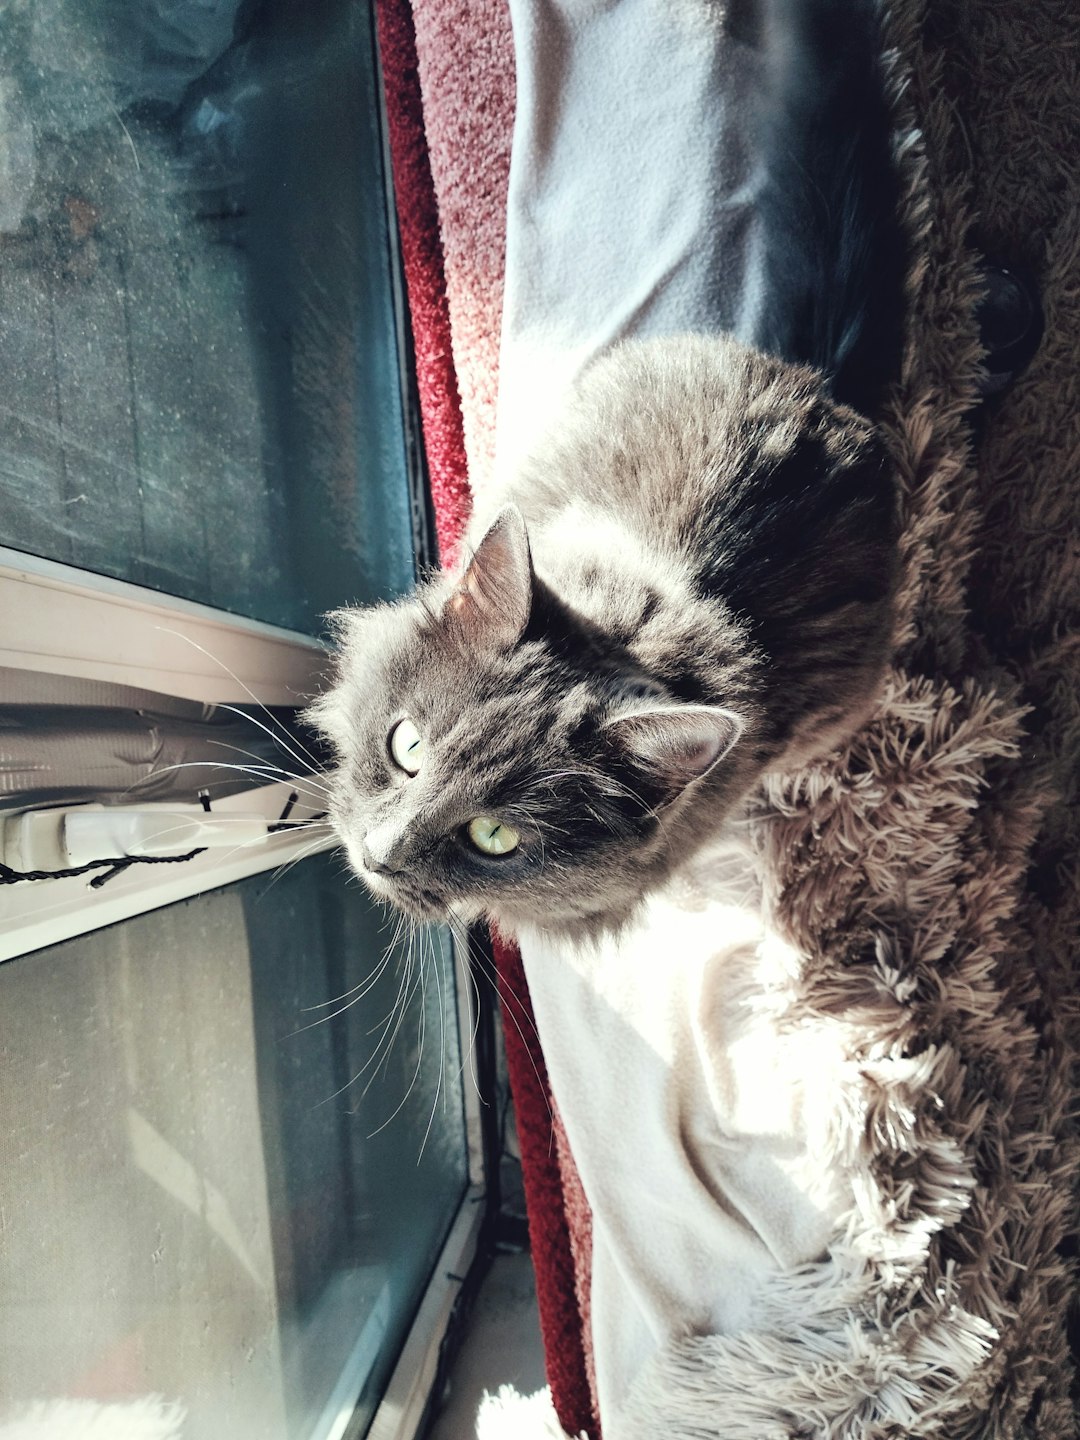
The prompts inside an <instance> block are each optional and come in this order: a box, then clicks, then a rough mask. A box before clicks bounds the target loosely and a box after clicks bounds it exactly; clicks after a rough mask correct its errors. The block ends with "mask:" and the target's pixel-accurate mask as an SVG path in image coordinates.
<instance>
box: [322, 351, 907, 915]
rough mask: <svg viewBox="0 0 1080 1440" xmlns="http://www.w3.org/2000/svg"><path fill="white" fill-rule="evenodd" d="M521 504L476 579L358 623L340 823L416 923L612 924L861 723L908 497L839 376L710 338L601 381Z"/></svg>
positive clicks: (346, 700)
mask: <svg viewBox="0 0 1080 1440" xmlns="http://www.w3.org/2000/svg"><path fill="white" fill-rule="evenodd" d="M504 498H505V500H506V502H507V503H506V505H505V507H504V508H503V509H502V510H501V511H500V512H499V513H498V514H497V515H496V516H495V517H494V518H493V519H491V520H490V523H485V522H484V521H483V519H481V518H480V517H477V518H476V519H475V520H474V525H473V529H472V532H471V537H472V540H473V544H474V547H475V548H474V549H473V552H472V558H471V560H470V561H469V563H468V565H467V567H466V568H465V570H464V572H463V573H462V574H452V575H447V574H443V575H440V576H438V577H437V578H435V579H434V580H431V581H430V582H429V583H427V584H425V585H424V586H422V587H421V588H420V590H419V591H418V592H417V593H416V595H415V596H414V597H412V598H410V599H408V600H405V601H402V602H400V603H398V604H395V605H390V606H384V607H380V608H377V609H374V610H369V611H345V612H342V613H341V614H339V615H338V616H337V617H336V619H337V623H338V626H339V634H340V641H341V646H340V657H339V662H338V675H337V681H336V684H335V685H334V687H333V688H332V689H331V690H330V691H329V693H328V694H327V695H326V696H325V697H324V698H323V699H321V700H320V701H318V702H317V703H316V705H315V706H314V707H313V708H312V710H311V711H310V712H309V715H310V718H311V719H312V721H313V722H314V723H315V724H316V726H317V727H318V728H319V729H320V730H321V731H322V732H323V733H324V734H325V735H326V736H327V737H328V738H329V740H330V741H331V743H332V745H333V747H334V749H335V752H336V755H337V760H338V766H337V769H336V771H335V772H334V774H333V777H332V781H331V788H332V802H331V809H330V814H331V817H332V821H333V824H334V826H335V827H336V829H337V831H338V833H339V834H340V836H341V838H342V840H343V842H344V844H345V847H346V849H347V851H348V855H349V858H350V861H351V863H352V865H353V867H354V868H355V870H356V872H357V873H358V874H359V875H360V876H361V877H362V878H363V879H364V881H365V882H366V883H367V885H368V886H369V887H370V889H371V890H372V891H373V893H374V894H375V895H377V896H379V897H380V898H384V899H387V900H390V901H392V902H393V903H394V904H395V905H397V906H399V907H401V908H402V909H404V910H406V911H407V912H409V913H411V914H412V915H414V916H418V917H422V918H441V917H443V916H445V915H447V914H452V915H456V916H458V917H460V918H462V919H467V920H472V919H475V918H478V917H480V916H487V917H489V918H491V919H493V920H494V922H495V923H496V924H497V926H498V927H499V928H500V929H501V930H502V931H503V932H504V933H509V934H513V933H514V932H515V930H516V929H517V928H518V927H520V926H523V925H531V926H539V927H541V928H548V929H558V930H573V931H575V932H576V933H582V932H589V931H595V930H597V929H600V928H606V927H617V926H619V925H621V924H622V923H624V922H625V921H626V920H627V919H628V918H629V917H630V915H632V913H633V912H634V910H635V908H636V906H637V905H638V904H639V902H640V901H641V899H642V897H643V896H644V895H645V894H646V893H647V892H649V891H651V890H652V889H654V888H655V887H657V886H658V885H661V884H662V883H664V882H665V881H666V880H667V878H668V877H669V876H670V875H671V874H672V873H673V872H674V871H675V870H676V869H678V867H680V866H681V865H683V864H684V863H685V862H686V861H688V860H689V859H690V858H692V857H693V856H694V855H695V853H696V852H697V851H698V850H699V849H700V848H701V847H702V846H703V845H705V844H708V843H710V842H712V841H713V840H715V838H716V837H717V835H718V833H719V831H720V829H721V827H722V825H723V823H724V821H725V818H726V817H727V816H728V815H729V814H730V813H731V811H732V808H733V807H734V806H735V805H736V804H737V803H738V802H739V800H740V799H741V798H742V797H744V796H745V795H746V792H747V791H748V789H749V788H750V787H751V786H752V785H753V784H754V782H755V781H756V780H757V779H758V778H759V777H760V776H761V774H762V773H763V772H764V771H765V770H767V769H769V768H771V767H776V766H778V765H782V764H789V763H792V762H795V761H800V760H803V759H805V758H806V757H807V756H809V755H812V754H814V753H815V752H818V751H821V750H824V749H826V748H827V747H829V746H831V745H833V744H834V743H835V742H836V740H837V739H838V737H840V736H841V735H842V734H844V733H845V731H847V730H848V729H850V728H851V727H852V726H853V725H854V724H856V723H857V721H858V719H859V718H860V716H861V715H862V714H864V713H865V711H866V708H867V706H868V704H869V703H870V701H871V700H872V697H873V693H874V690H875V687H876V685H877V682H878V680H879V677H880V674H881V671H882V667H883V665H884V662H885V658H886V654H887V647H888V637H889V627H890V598H891V593H892V588H893V583H894V575H895V552H896V528H895V497H894V487H893V483H892V480H891V478H890V472H889V468H888V466H887V464H886V462H885V456H884V452H883V448H882V445H881V443H880V440H879V438H878V437H877V434H876V432H875V429H874V427H873V426H872V425H871V424H870V422H869V421H867V420H866V419H864V418H863V417H862V416H861V415H859V414H858V413H857V412H856V411H854V410H853V409H850V408H848V407H846V406H843V405H840V404H838V403H837V402H836V401H835V400H834V399H833V397H832V394H831V393H830V389H829V385H828V382H827V380H826V378H825V377H824V375H823V374H822V373H820V372H819V371H816V370H810V369H807V368H803V367H800V366H797V365H793V364H790V363H788V362H786V361H784V360H779V359H774V358H770V357H767V356H765V355H763V354H761V353H759V352H757V351H756V350H754V349H750V348H748V347H745V346H743V345H741V344H739V343H737V342H736V341H734V340H732V339H724V338H715V339H710V338H706V337H689V336H688V337H682V338H678V339H671V340H659V341H647V342H634V343H629V344H626V345H624V346H622V347H621V348H619V349H617V350H616V351H614V352H613V353H611V354H610V355H609V356H607V357H606V358H605V359H603V360H601V361H599V362H597V363H596V364H595V365H594V366H593V367H592V368H591V369H590V370H588V371H587V372H586V374H585V376H584V377H583V379H582V380H581V381H580V382H579V384H578V386H577V389H576V393H575V394H574V396H573V399H572V401H571V403H570V406H569V408H568V410H567V412H566V413H565V414H563V415H561V416H560V417H559V421H558V425H557V427H556V428H555V429H554V430H553V431H552V433H551V434H550V435H549V436H548V437H547V439H546V440H545V441H543V442H541V443H540V444H539V445H538V446H537V447H536V448H535V450H534V451H533V453H532V458H531V459H530V460H528V461H527V462H526V463H525V464H524V465H523V466H522V467H520V469H519V470H518V472H517V474H516V475H515V477H514V479H513V481H512V483H511V484H510V485H509V487H508V489H507V490H506V492H505V496H504Z"/></svg>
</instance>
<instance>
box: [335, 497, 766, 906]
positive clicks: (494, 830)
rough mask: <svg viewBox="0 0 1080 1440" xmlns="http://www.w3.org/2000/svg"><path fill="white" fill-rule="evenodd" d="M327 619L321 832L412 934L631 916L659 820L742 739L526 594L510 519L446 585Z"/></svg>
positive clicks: (532, 584)
mask: <svg viewBox="0 0 1080 1440" xmlns="http://www.w3.org/2000/svg"><path fill="white" fill-rule="evenodd" d="M336 619H337V624H338V627H339V639H340V657H339V669H338V678H337V683H336V684H335V685H334V687H333V688H332V689H331V690H330V691H329V692H328V693H327V694H326V695H325V696H324V697H323V698H322V699H320V700H319V701H318V702H317V703H316V704H315V705H314V706H313V707H312V709H311V710H310V711H309V719H310V720H311V721H312V722H313V723H314V724H315V726H316V727H317V728H318V729H319V730H320V731H321V732H322V733H323V734H324V735H325V736H326V737H327V738H328V739H329V740H330V741H331V743H332V745H333V747H334V750H335V752H336V756H337V762H338V764H337V768H336V770H335V772H334V773H333V776H332V777H331V789H332V800H331V808H330V814H331V818H332V821H333V824H334V826H335V828H336V830H337V832H338V834H339V835H340V837H341V839H342V841H343V842H344V845H345V848H346V850H347V852H348V856H349V859H350V862H351V864H352V866H353V868H354V869H355V870H356V872H357V874H358V875H360V876H361V878H362V879H363V880H364V881H365V882H366V883H367V885H368V886H369V888H370V889H371V890H372V892H373V893H374V894H375V895H376V896H378V897H379V898H381V899H385V900H389V901H391V902H392V903H393V904H395V905H397V906H399V907H400V908H402V909H404V910H406V911H408V912H410V913H411V914H413V915H416V916H420V917H424V918H439V917H442V916H444V915H446V914H447V913H453V914H456V915H457V916H459V917H460V918H463V919H473V918H478V917H479V916H481V915H489V916H493V917H495V918H496V919H497V920H501V921H502V922H503V923H504V924H505V925H506V926H507V927H514V926H517V925H521V924H535V925H541V926H543V925H544V924H551V923H555V924H558V923H563V924H566V923H571V922H574V921H577V920H581V919H586V918H588V917H589V916H593V915H596V914H598V913H600V912H602V911H604V912H610V911H611V910H613V909H614V910H620V909H621V910H623V911H625V910H627V909H629V908H630V907H631V906H632V905H633V903H634V901H635V900H636V898H638V897H639V896H640V894H641V892H642V889H643V888H644V887H645V885H646V881H647V877H649V876H651V875H653V874H654V873H655V870H656V866H657V863H658V860H657V847H658V846H659V845H660V843H661V837H660V834H659V832H660V828H661V827H660V821H659V818H658V817H659V816H660V815H662V814H664V813H665V812H667V811H669V810H670V809H671V807H672V806H674V805H677V803H678V800H679V798H680V796H681V795H682V794H683V792H684V791H686V789H687V787H690V786H692V785H693V783H694V782H695V781H696V780H698V779H699V778H700V777H701V776H703V775H704V774H705V773H706V772H707V771H710V770H711V769H713V767H716V766H718V765H719V763H720V762H721V760H722V758H723V757H724V755H725V754H726V753H727V752H728V751H729V750H730V749H731V748H732V746H734V745H735V744H736V741H737V740H738V738H739V735H740V731H741V728H742V722H741V719H740V717H739V716H738V715H736V714H735V713H733V712H732V711H729V710H726V709H722V708H719V707H716V706H708V705H704V704H691V703H685V702H680V701H679V700H677V699H676V698H675V697H673V696H672V695H671V694H669V693H667V692H666V691H665V689H664V687H663V685H662V684H660V683H658V682H657V681H656V680H655V679H653V678H652V677H648V676H645V675H644V674H643V673H642V672H641V670H640V668H639V667H638V666H637V665H636V664H635V662H634V660H633V658H632V657H631V656H630V655H629V654H620V653H619V652H618V649H617V647H616V649H615V650H613V649H612V647H611V644H610V640H607V641H606V642H605V644H604V645H603V646H601V645H599V644H598V643H596V641H595V639H594V637H593V636H592V635H591V634H590V631H589V627H588V622H586V621H583V620H582V619H581V617H580V616H578V615H576V614H575V613H574V611H573V610H572V609H571V608H570V607H568V606H565V605H563V604H562V602H561V601H560V600H559V599H558V598H557V597H556V596H555V595H554V594H553V593H552V592H551V591H550V589H549V588H548V587H547V586H546V585H545V584H544V583H543V582H542V581H541V580H539V579H538V578H537V577H536V576H535V575H534V573H533V569H532V565H531V562H530V555H529V544H528V537H527V534H526V531H525V526H524V523H523V521H522V519H521V516H520V514H519V513H518V512H517V511H516V510H514V509H513V508H508V509H507V510H505V511H503V512H502V513H501V515H500V516H499V517H498V519H497V520H496V522H495V523H494V525H493V526H492V527H491V528H490V529H489V530H488V532H487V534H486V535H485V537H484V538H483V540H482V541H481V543H480V544H479V545H478V547H477V549H476V551H475V553H474V555H473V556H472V558H471V561H470V562H469V564H468V566H467V568H466V569H465V570H464V573H463V574H462V575H461V576H460V577H446V576H442V577H439V578H438V579H436V580H434V581H432V582H430V583H429V584H428V585H426V586H425V587H422V588H421V590H420V591H419V592H418V593H417V594H416V595H415V596H414V597H413V598H411V599H408V600H405V601H401V602H399V603H397V604H393V605H387V606H381V607H377V608H375V609H372V610H366V611H345V612H342V613H340V614H339V615H338V616H337V617H336Z"/></svg>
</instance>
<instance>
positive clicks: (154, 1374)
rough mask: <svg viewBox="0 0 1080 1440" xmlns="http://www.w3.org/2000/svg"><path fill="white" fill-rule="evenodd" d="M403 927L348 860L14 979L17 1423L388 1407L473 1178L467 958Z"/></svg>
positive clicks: (1, 1202) (2, 1069)
mask: <svg viewBox="0 0 1080 1440" xmlns="http://www.w3.org/2000/svg"><path fill="white" fill-rule="evenodd" d="M382 924H383V920H382V916H381V915H380V914H377V913H376V912H375V911H374V909H373V907H372V905H371V903H370V901H368V900H367V898H366V896H365V895H364V893H363V892H362V891H361V890H360V889H359V888H358V887H356V886H352V887H346V886H344V885H343V884H342V878H341V874H340V862H339V861H338V860H337V859H336V858H335V857H328V856H325V855H324V856H320V857H316V858H314V859H310V860H307V861H305V862H304V864H303V865H302V866H300V867H298V868H297V869H295V870H291V871H289V872H288V873H286V874H284V875H282V876H281V877H280V878H276V879H275V878H274V877H273V876H270V875H267V876H259V877H256V878H254V879H251V880H247V881H243V882H241V883H240V884H237V885H233V886H229V887H227V888H225V889H222V890H218V891H214V892H211V893H209V894H205V895H201V896H199V897H198V898H196V899H193V900H189V901H185V902H183V903H181V904H177V905H173V906H170V907H168V908H167V909H164V910H159V911H155V912H154V913H152V914H149V915H142V916H138V917H136V918H134V919H131V920H128V921H125V922H124V923H123V924H120V925H117V926H113V927H112V928H110V929H107V930H99V931H95V932H93V933H92V934H89V935H85V936H82V937H80V938H78V939H75V940H70V941H66V942H64V943H63V944H60V945H56V946H54V947H52V948H51V949H48V950H42V951H38V952H36V953H35V954H32V955H28V956H25V957H23V958H21V959H18V960H11V961H8V962H7V963H6V964H3V965H0V1074H2V1075H3V1085H2V1086H0V1216H2V1217H3V1227H2V1230H3V1237H2V1238H3V1257H4V1258H3V1267H2V1269H3V1283H2V1286H0V1289H2V1292H3V1293H2V1302H0V1428H3V1426H4V1421H5V1420H6V1419H7V1418H8V1417H9V1416H14V1417H15V1418H18V1417H19V1416H21V1415H25V1413H26V1407H27V1406H35V1407H37V1413H38V1414H39V1417H40V1418H41V1421H42V1425H43V1428H42V1429H41V1431H40V1433H41V1434H42V1435H45V1434H48V1433H50V1430H49V1417H50V1416H52V1423H53V1424H55V1425H56V1426H59V1425H60V1418H61V1417H62V1416H63V1415H64V1413H65V1412H64V1408H63V1407H64V1406H65V1405H66V1404H69V1403H72V1402H80V1403H82V1404H84V1405H87V1406H90V1405H91V1403H93V1404H96V1405H100V1406H104V1405H114V1404H115V1405H123V1406H126V1407H128V1409H129V1410H130V1411H131V1413H132V1414H134V1413H135V1412H137V1410H138V1406H139V1404H140V1403H146V1402H147V1400H148V1398H149V1397H153V1396H160V1397H162V1398H163V1401H164V1402H166V1403H167V1404H168V1405H169V1406H176V1407H178V1409H179V1410H180V1411H182V1412H183V1415H184V1420H183V1424H182V1427H181V1429H180V1431H179V1432H178V1433H179V1434H181V1435H182V1436H183V1440H326V1437H328V1436H334V1437H336V1436H339V1435H340V1434H341V1431H342V1429H343V1428H344V1426H343V1421H344V1418H345V1417H348V1416H349V1415H351V1414H352V1413H353V1407H354V1405H357V1403H358V1413H359V1417H360V1421H361V1422H363V1420H364V1418H365V1417H367V1418H370V1416H371V1414H372V1413H373V1411H374V1407H375V1405H376V1402H377V1400H378V1398H379V1395H380V1393H381V1390H382V1388H383V1387H384V1386H385V1384H386V1380H387V1377H388V1375H389V1372H390V1369H391V1367H392V1365H393V1363H394V1360H395V1358H396V1356H397V1354H398V1351H399V1349H400V1345H401V1342H402V1338H403V1336H404V1333H405V1331H406V1329H407V1327H408V1324H409V1322H410V1321H411V1319H412V1317H413V1315H414V1313H415V1310H416V1306H417V1304H418V1301H419V1297H420V1295H421V1293H422V1291H423V1288H424V1286H425V1285H426V1283H427V1280H428V1277H429V1275H430V1273H431V1270H432V1266H433V1265H434V1262H435V1259H436V1256H437V1255H438V1252H439V1247H440V1245H441V1243H442V1241H443V1239H444V1238H445V1235H446V1233H447V1230H448V1227H449V1225H450V1223H451V1220H452V1218H453V1215H454V1213H455V1211H456V1209H457V1206H458V1204H459V1203H460V1201H461V1197H462V1195H463V1193H464V1189H465V1185H466V1165H465V1147H464V1120H463V1111H462V1083H463V1080H462V1068H463V1067H462V1052H461V1046H460V1043H459V1036H458V1029H457V1021H456V1012H455V1005H454V1000H453V993H454V986H453V966H452V961H451V957H450V952H449V948H448V946H447V945H446V943H445V941H444V940H443V939H442V938H441V937H440V936H439V935H438V934H437V933H435V932H432V933H430V934H425V935H422V936H418V937H417V938H416V940H415V941H414V942H413V946H412V948H411V949H407V947H405V946H398V947H397V948H396V949H394V950H392V951H390V952H389V953H387V951H386V938H387V937H386V936H385V935H383V934H381V933H380V927H381V926H382ZM410 957H411V958H410ZM358 1397H359V1400H358ZM69 1418H70V1417H69ZM84 1419H85V1417H84ZM86 1423H87V1424H89V1422H88V1421H87V1422H86ZM131 1423H132V1424H134V1420H133V1421H132V1422H131ZM354 1423H356V1422H354ZM61 1428H62V1427H61ZM90 1429H92V1431H93V1434H95V1435H97V1434H98V1433H99V1429H100V1426H99V1425H96V1424H95V1425H92V1426H90V1427H89V1429H88V1431H87V1433H89V1430H90ZM19 1433H22V1432H21V1431H20V1432H19ZM34 1433H35V1434H36V1433H39V1432H38V1431H34ZM64 1433H65V1434H67V1433H75V1432H74V1431H69V1430H68V1429H64ZM79 1433H82V1432H79ZM101 1433H102V1434H104V1431H102V1432H101ZM125 1433H127V1432H126V1431H125ZM131 1433H135V1432H134V1430H133V1431H132V1432H131ZM139 1433H142V1432H141V1431H140V1432H139ZM154 1433H155V1434H156V1433H157V1432H156V1431H155V1432H154ZM350 1433H351V1432H350Z"/></svg>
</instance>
